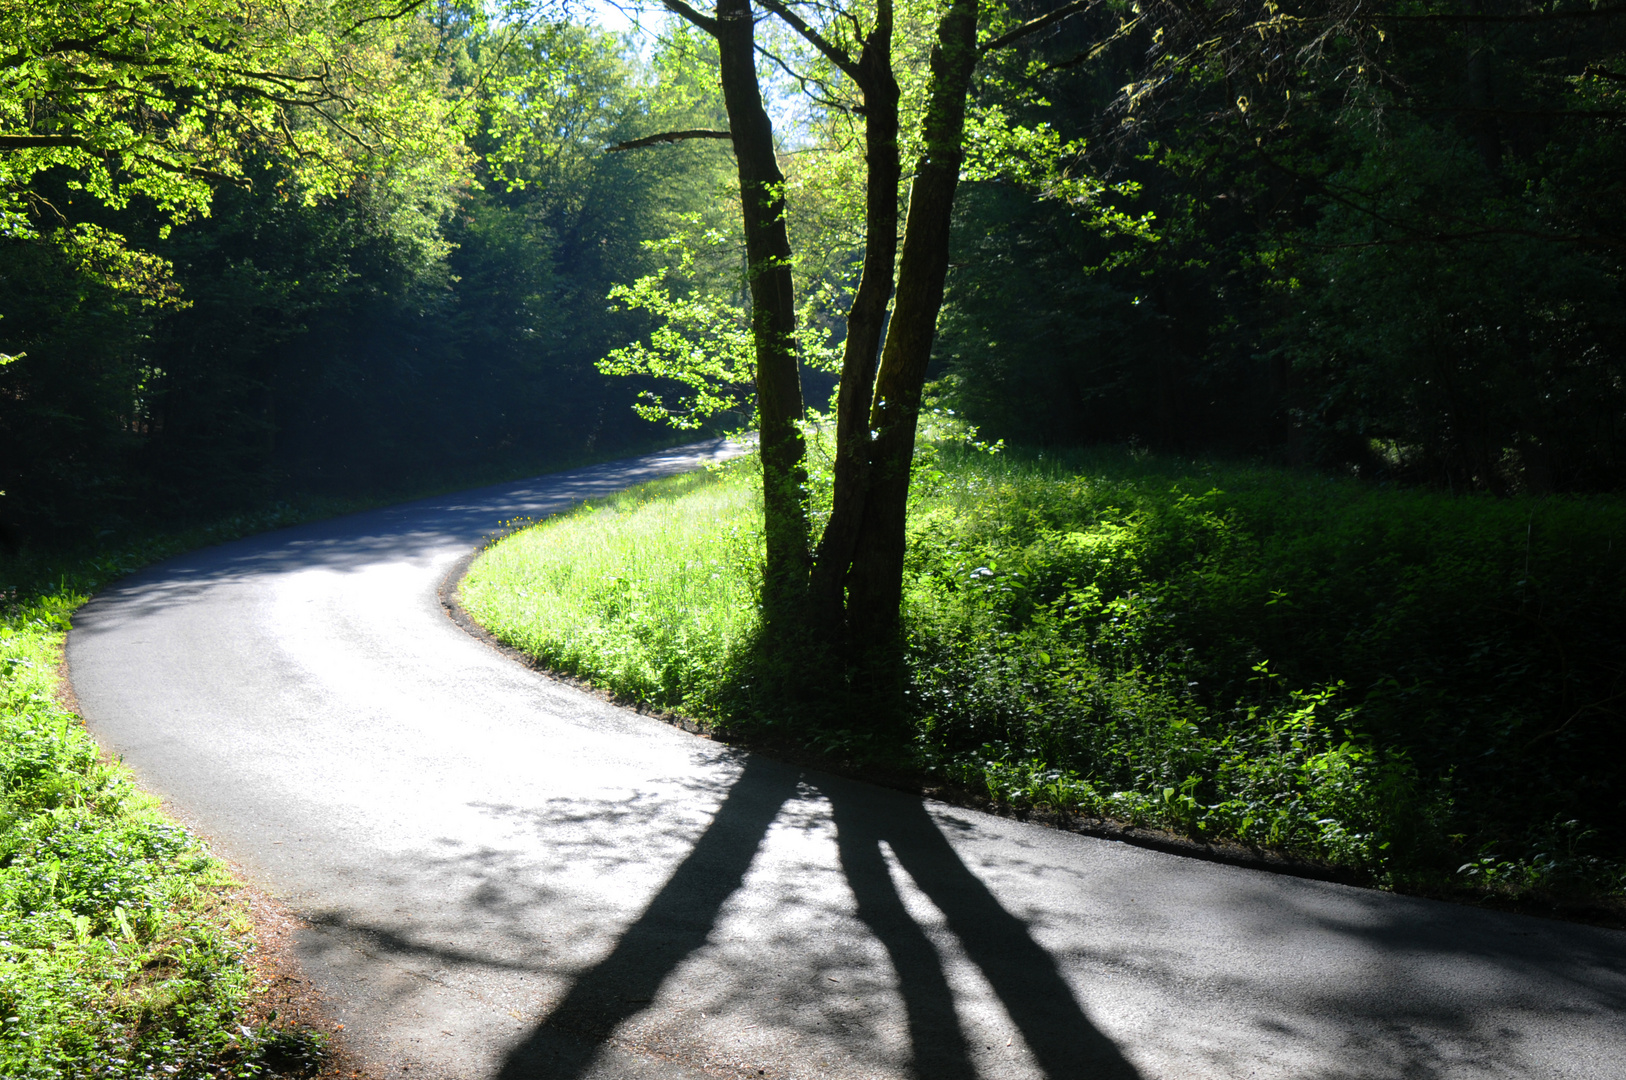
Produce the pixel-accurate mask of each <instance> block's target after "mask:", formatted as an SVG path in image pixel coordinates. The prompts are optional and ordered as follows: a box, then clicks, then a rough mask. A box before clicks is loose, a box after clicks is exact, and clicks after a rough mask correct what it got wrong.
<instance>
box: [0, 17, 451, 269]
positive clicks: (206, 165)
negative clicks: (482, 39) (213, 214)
mask: <svg viewBox="0 0 1626 1080" xmlns="http://www.w3.org/2000/svg"><path fill="white" fill-rule="evenodd" d="M413 11H414V6H413V5H407V6H405V7H404V8H403V6H402V5H401V4H400V3H389V2H386V0H290V2H285V3H275V4H271V3H259V2H256V0H99V2H96V3H88V4H76V3H68V2H65V0H0V40H3V41H4V42H5V45H4V49H5V52H4V53H3V54H0V235H6V236H12V237H23V238H27V237H32V236H36V235H39V234H40V233H42V232H44V233H52V232H55V231H56V230H58V229H59V228H61V227H62V226H63V225H67V224H70V223H73V222H76V221H81V220H83V219H84V217H86V216H87V214H86V211H87V206H86V199H87V198H88V201H89V203H91V204H100V205H102V206H106V207H111V208H121V207H124V206H126V205H128V204H129V203H130V202H131V200H132V199H143V200H147V201H149V202H150V203H151V204H152V205H154V206H156V207H157V208H158V209H159V210H160V211H161V212H162V213H164V214H166V215H167V216H169V217H170V218H171V219H172V220H175V221H182V220H185V219H187V218H189V217H192V216H194V215H197V214H202V213H207V212H208V208H209V204H210V201H211V198H212V195H213V192H214V190H215V188H216V186H217V185H219V184H222V183H237V184H246V183H247V182H248V180H247V176H248V173H249V169H248V168H247V162H248V161H249V159H251V158H259V159H262V160H268V161H279V162H281V163H283V164H284V165H285V166H286V167H287V169H288V170H289V171H288V174H287V178H286V179H285V180H284V181H282V182H281V183H279V185H278V186H279V189H281V188H283V187H284V186H285V187H286V192H287V196H288V197H290V198H298V199H301V200H303V201H306V202H311V201H314V200H316V199H319V198H322V197H328V196H334V195H338V194H341V193H343V192H345V191H347V190H349V189H350V188H352V187H353V186H354V185H355V184H357V183H364V182H365V183H370V184H373V185H378V184H380V183H397V184H398V185H399V186H400V188H401V190H402V197H403V198H405V199H408V200H411V201H415V202H417V201H422V200H424V199H430V200H444V197H445V196H444V192H445V191H446V190H447V189H448V187H449V186H450V187H455V186H456V185H457V184H458V183H459V182H460V181H461V178H462V177H463V175H464V174H465V172H466V168H467V164H468V162H467V158H466V152H465V150H464V148H463V145H462V127H463V125H464V124H465V123H466V122H467V121H468V120H469V119H470V117H469V116H468V115H467V113H466V110H463V109H461V108H460V107H459V100H458V95H456V94H454V93H452V92H450V91H449V89H448V86H447V78H446V67H445V65H443V64H442V63H440V61H439V58H438V57H437V55H436V45H437V40H436V36H435V33H434V31H433V28H432V26H431V24H430V23H429V22H428V21H427V20H423V19H420V18H418V17H417V16H416V15H415V14H413V13H412V12H413ZM47 175H51V176H55V177H58V178H61V177H66V178H67V182H66V187H67V190H68V191H70V192H74V193H83V196H81V197H77V198H76V197H72V196H70V197H69V198H68V199H62V198H61V197H60V196H55V195H53V194H51V193H50V192H49V191H48V189H47V188H45V187H42V184H41V181H42V180H43V179H44V178H45V177H46V176H47Z"/></svg>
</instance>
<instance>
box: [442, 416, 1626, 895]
mask: <svg viewBox="0 0 1626 1080" xmlns="http://www.w3.org/2000/svg"><path fill="white" fill-rule="evenodd" d="M917 476H918V480H917V483H916V487H915V491H914V493H913V496H912V510H911V518H910V526H909V528H910V537H911V544H910V556H909V565H908V569H907V575H906V594H905V617H906V627H907V630H908V634H909V649H908V664H909V669H910V673H911V674H910V686H909V690H908V694H909V701H910V713H911V716H912V717H913V723H914V731H915V736H916V740H915V747H914V751H913V759H912V767H913V768H916V769H920V770H924V771H925V772H926V773H927V774H928V775H931V776H935V777H936V778H937V779H938V782H941V783H949V784H952V785H955V786H957V787H960V788H962V789H971V790H972V791H974V792H984V793H986V794H987V795H989V796H990V797H992V798H994V799H996V800H999V801H1003V802H1008V803H1012V804H1016V805H1028V806H1033V805H1039V806H1051V807H1055V808H1058V809H1063V810H1068V811H1071V812H1076V813H1083V814H1090V815H1098V816H1104V817H1110V818H1116V819H1119V820H1126V821H1132V822H1137V823H1143V824H1148V825H1155V826H1159V827H1162V828H1167V829H1173V830H1176V831H1179V832H1183V833H1188V834H1190V835H1193V836H1197V837H1202V838H1206V839H1211V840H1230V841H1239V842H1243V843H1247V844H1252V845H1258V846H1262V847H1268V848H1273V849H1277V850H1285V851H1289V852H1293V853H1296V854H1298V855H1300V856H1305V857H1310V858H1316V859H1321V860H1325V861H1328V862H1331V863H1335V864H1339V865H1344V866H1348V867H1353V868H1357V869H1359V870H1361V871H1362V872H1365V873H1368V874H1371V875H1372V876H1373V877H1375V878H1378V879H1380V880H1385V881H1388V882H1390V883H1392V884H1406V883H1410V884H1414V885H1416V884H1434V885H1438V884H1441V883H1444V884H1447V885H1451V884H1452V883H1454V887H1464V888H1466V887H1481V886H1484V885H1486V884H1492V885H1494V886H1495V887H1496V888H1497V889H1507V890H1513V891H1529V890H1532V889H1534V890H1545V891H1548V892H1553V891H1563V890H1566V889H1570V890H1574V889H1579V890H1581V891H1583V892H1586V891H1596V890H1600V889H1601V890H1604V891H1609V890H1618V889H1619V888H1621V887H1622V884H1623V882H1622V879H1621V874H1622V867H1623V865H1626V834H1623V833H1622V832H1621V831H1620V826H1619V823H1620V820H1621V817H1620V814H1619V806H1620V802H1621V799H1622V798H1623V792H1626V774H1623V773H1622V770H1621V767H1620V764H1619V763H1620V761H1621V760H1623V757H1622V751H1623V750H1626V748H1623V747H1622V746H1621V745H1620V731H1621V723H1620V714H1621V702H1620V698H1619V697H1618V683H1619V680H1620V678H1621V673H1622V672H1623V671H1626V654H1623V653H1622V651H1621V641H1622V640H1626V635H1622V633H1621V627H1620V612H1621V611H1623V610H1626V550H1623V551H1622V552H1615V551H1614V543H1615V542H1616V541H1617V539H1619V538H1620V537H1621V536H1622V535H1626V532H1623V530H1626V510H1623V509H1622V508H1621V507H1620V506H1619V505H1618V502H1617V501H1615V500H1606V499H1601V498H1592V499H1546V500H1523V501H1520V500H1509V501H1496V500H1491V499H1486V498H1464V497H1457V498H1451V497H1447V496H1443V495H1434V494H1428V493H1422V492H1402V491H1394V490H1385V489H1379V488H1373V487H1369V486H1363V485H1361V484H1358V483H1355V482H1351V481H1338V480H1330V479H1326V478H1321V477H1316V476H1313V475H1310V474H1304V473H1296V472H1290V471H1283V470H1271V469H1263V468H1245V467H1231V466H1220V465H1212V464H1211V465H1191V464H1183V463H1181V462H1179V461H1170V460H1163V459H1158V458H1153V457H1150V456H1149V455H1147V454H1145V453H1144V452H1142V453H1138V454H1135V455H1115V454H1105V453H1099V454H1094V455H1091V456H1087V457H1082V458H1079V457H1074V458H1070V459H1067V460H1066V461H1063V462H1057V461H1056V460H1054V459H1049V460H1036V459H1033V458H1031V457H1029V458H1026V459H1012V458H1009V457H1008V456H1007V455H1001V456H998V457H991V456H989V455H987V454H982V453H972V454H967V453H965V452H963V451H959V450H955V449H953V448H952V447H951V448H945V449H941V450H938V451H937V452H936V453H935V455H934V459H933V461H932V462H931V463H930V464H929V465H927V466H926V467H922V468H919V469H917ZM751 480H752V477H751V476H750V475H749V473H748V472H747V471H746V470H744V469H742V468H740V467H735V468H734V469H733V470H732V471H730V472H727V473H724V474H723V475H722V476H720V477H707V478H685V479H683V480H679V481H667V482H663V483H662V484H659V485H655V486H652V487H648V488H645V489H640V491H639V492H637V493H635V494H632V495H628V496H624V497H623V500H622V501H621V502H620V504H619V505H618V507H617V508H615V509H612V510H605V509H599V510H593V511H580V512H577V513H575V514H573V515H568V516H566V517H563V518H561V519H558V520H555V521H552V522H547V523H544V524H542V525H541V526H538V527H537V528H535V529H534V530H530V531H527V532H522V533H520V534H518V535H517V536H515V537H513V538H511V539H509V540H506V541H503V542H501V543H499V544H497V545H496V546H495V547H493V548H492V549H490V550H488V551H487V552H486V553H485V554H484V555H483V556H482V557H481V559H480V560H478V561H477V562H476V564H475V566H474V568H473V570H472V571H471V574H470V577H469V579H468V584H467V585H466V586H465V593H464V598H465V602H466V603H467V604H468V605H469V607H470V610H471V612H473V613H474V614H475V616H476V617H477V618H479V619H480V620H481V621H482V623H483V624H485V625H487V626H488V627H489V628H490V629H491V630H492V631H493V632H494V633H496V634H497V635H498V636H499V637H502V638H503V639H504V640H507V641H509V642H511V643H512V644H515V645H516V646H518V647H521V648H523V649H525V650H527V651H528V652H530V653H532V654H533V655H536V656H538V657H539V658H541V659H542V660H543V661H544V662H546V663H548V664H550V665H552V666H556V667H558V668H559V669H561V670H565V671H568V672H570V673H572V674H575V675H579V676H582V677H584V678H587V679H588V680H589V681H591V682H593V683H594V684H595V685H600V686H603V687H605V688H606V689H609V690H611V691H613V692H615V693H617V694H620V695H623V696H625V697H627V698H629V699H633V700H637V701H641V702H645V703H648V704H651V705H654V706H657V707H660V708H668V709H679V710H683V711H685V712H688V713H690V714H691V715H697V716H699V717H701V718H703V719H705V720H707V721H709V722H712V723H719V724H725V725H727V726H730V727H733V728H742V727H743V728H753V727H754V728H757V729H758V730H762V731H765V732H769V733H777V734H776V737H780V738H790V739H792V740H795V741H797V742H801V743H804V744H807V745H811V746H814V747H818V748H820V749H822V750H824V751H825V752H829V753H832V754H835V755H837V756H839V757H847V758H852V757H859V758H863V757H864V756H865V755H873V754H875V753H879V752H881V750H880V748H879V747H878V745H877V744H874V743H873V740H871V739H869V738H868V737H867V734H868V733H867V729H866V728H864V727H863V726H862V725H855V723H854V720H853V718H852V717H851V716H850V715H849V714H848V713H847V712H845V711H844V710H843V708H842V706H841V689H840V688H839V687H833V686H825V687H823V688H822V695H821V696H820V697H819V699H818V700H812V699H808V700H801V699H798V698H797V693H798V688H797V687H795V686H794V685H793V684H792V681H791V680H788V679H787V680H786V681H785V683H784V685H778V684H773V683H772V682H766V683H765V682H764V681H763V680H764V679H768V680H772V679H774V678H776V677H783V673H778V674H777V675H776V673H775V672H774V671H773V670H771V669H765V668H763V667H762V663H761V659H760V657H758V656H757V655H756V654H755V653H754V652H753V640H754V639H753V631H754V629H755V628H754V625H753V621H754V616H753V615H752V612H751V608H750V600H751V598H752V592H751V587H752V585H753V583H754V581H755V580H756V579H755V578H754V577H753V573H752V572H753V570H754V568H755V567H756V566H757V565H758V560H759V559H760V546H761V539H760V534H759V532H758V531H757V526H756V524H755V522H756V518H755V516H754V515H755V501H754V497H753V495H752V493H751V487H750V485H751ZM815 481H817V474H815ZM582 568H585V572H582ZM804 659H805V660H806V661H807V662H808V663H809V664H814V665H816V660H817V658H816V656H813V655H812V654H811V653H806V654H805V655H804Z"/></svg>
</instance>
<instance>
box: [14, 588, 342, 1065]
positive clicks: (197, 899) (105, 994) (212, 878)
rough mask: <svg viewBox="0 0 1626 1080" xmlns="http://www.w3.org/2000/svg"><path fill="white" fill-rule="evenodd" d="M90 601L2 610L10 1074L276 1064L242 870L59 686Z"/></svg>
mask: <svg viewBox="0 0 1626 1080" xmlns="http://www.w3.org/2000/svg"><path fill="white" fill-rule="evenodd" d="M82 599H83V597H82V595H80V594H74V593H68V594H66V595H64V594H60V593H59V594H56V595H52V596H48V597H43V598H38V599H35V600H32V601H29V602H24V603H17V602H12V603H10V604H8V605H7V606H5V607H4V608H3V609H0V1076H6V1077H16V1078H18V1080H25V1078H26V1080H58V1078H67V1077H81V1076H103V1077H136V1076H143V1077H144V1076H153V1075H172V1076H182V1077H227V1076H232V1077H257V1076H263V1075H268V1074H269V1072H270V1068H269V1065H268V1059H271V1058H275V1057H276V1056H278V1055H282V1056H286V1055H287V1046H286V1045H285V1044H286V1043H288V1042H289V1041H290V1038H292V1039H293V1040H294V1041H300V1039H301V1037H300V1036H297V1035H292V1036H291V1035H290V1033H280V1032H277V1031H273V1030H271V1029H270V1028H268V1027H266V1026H264V1025H256V1026H253V1027H250V1026H248V1025H246V1024H244V1023H243V1018H244V1015H245V1014H246V1012H247V1010H248V1008H249V1005H250V1002H251V999H252V997H253V993H254V987H253V986H252V978H251V974H250V971H249V968H248V966H247V964H246V959H247V956H248V953H249V952H250V950H251V949H252V947H253V940H252V937H251V936H250V925H249V923H248V921H247V918H246V914H245V912H244V910H243V909H242V907H241V906H240V905H239V904H238V903H237V902H236V901H235V900H234V899H233V896H234V892H235V883H234V882H233V881H232V880H231V878H230V877H229V875H228V874H227V873H226V870H225V868H224V866H223V865H222V864H221V863H220V862H219V861H218V860H216V859H214V858H212V857H211V856H210V855H209V854H208V853H207V852H206V851H205V850H204V849H203V848H202V847H201V846H200V845H199V844H198V843H197V841H196V840H195V839H194V838H193V837H191V836H190V835H189V834H188V833H187V832H186V831H185V830H184V829H182V828H181V827H180V826H178V825H177V824H175V823H174V822H173V821H171V820H170V819H168V818H167V817H165V816H164V815H163V814H162V813H160V812H159V810H158V807H157V802H156V800H154V799H153V798H152V797H150V796H148V795H145V794H143V793H141V792H140V791H139V790H138V789H137V788H136V786H135V784H134V782H133V780H132V778H131V776H130V774H129V773H128V771H127V770H125V769H124V768H122V767H121V766H119V765H117V764H116V763H110V762H107V761H104V760H102V758H101V755H100V754H99V752H98V750H97V747H96V745H95V743H94V742H93V741H92V740H91V738H90V736H89V735H88V734H87V733H86V732H85V730H84V728H83V726H82V725H81V724H80V723H79V721H78V718H77V717H75V716H74V715H73V714H71V713H69V712H68V711H67V710H66V709H64V708H63V706H62V705H61V704H59V702H58V700H57V696H56V691H57V682H58V674H57V672H58V665H59V662H60V658H61V647H62V641H63V638H64V636H65V634H66V632H67V629H68V622H69V616H70V613H71V612H72V610H73V609H74V608H75V607H76V606H77V605H78V603H79V602H80V601H81V600H82ZM304 1041H306V1042H309V1041H310V1040H309V1038H308V1037H307V1038H305V1039H304ZM311 1049H313V1050H319V1047H311Z"/></svg>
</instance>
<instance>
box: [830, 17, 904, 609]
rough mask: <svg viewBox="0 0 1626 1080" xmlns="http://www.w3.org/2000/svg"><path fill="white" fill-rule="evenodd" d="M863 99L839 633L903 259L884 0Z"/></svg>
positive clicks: (846, 384) (836, 567) (838, 526)
mask: <svg viewBox="0 0 1626 1080" xmlns="http://www.w3.org/2000/svg"><path fill="white" fill-rule="evenodd" d="M855 81H857V83H858V88H859V90H860V91H861V92H862V93H863V95H864V159H865V164H866V166H867V186H866V190H865V204H864V238H865V244H864V267H863V271H862V273H861V275H860V277H859V279H858V291H857V292H856V293H855V294H854V295H853V302H852V307H851V308H850V309H849V310H848V312H847V340H846V345H845V347H844V349H843V351H842V358H841V384H840V390H839V393H838V396H837V399H836V459H835V469H834V472H835V477H834V481H835V490H834V494H833V500H832V503H831V508H830V520H829V521H828V522H826V524H825V527H824V534H823V535H822V536H821V537H820V539H819V547H818V552H817V555H816V558H815V559H814V564H813V602H814V605H815V610H816V611H817V612H818V618H819V621H820V622H822V623H823V624H824V625H825V626H827V627H829V628H831V629H833V630H835V631H836V632H837V634H838V635H839V634H840V633H841V632H842V624H843V623H844V621H845V611H844V609H845V605H846V592H847V573H848V569H849V567H850V566H851V565H852V559H853V552H854V550H855V548H856V547H857V544H858V536H859V530H860V528H861V526H862V523H863V516H864V506H865V503H866V501H867V496H868V491H869V472H870V463H869V453H870V433H869V432H870V428H869V412H870V405H871V404H872V401H871V397H872V391H873V389H874V385H875V368H876V364H877V363H878V362H879V361H880V354H881V338H882V336H883V334H884V333H885V331H886V309H887V304H888V302H889V301H890V300H891V299H892V274H893V271H894V270H895V269H896V262H897V254H898V184H899V182H900V179H901V176H902V169H901V166H900V165H899V158H898V96H899V94H898V81H897V79H896V78H895V77H894V76H893V74H892V4H891V2H890V0H881V3H880V4H879V5H878V8H877V11H876V20H875V28H874V30H872V31H871V32H870V35H869V36H868V38H866V39H865V41H864V49H863V52H862V53H861V54H860V55H859V58H858V70H857V72H856V75H855Z"/></svg>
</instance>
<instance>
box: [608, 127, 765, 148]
mask: <svg viewBox="0 0 1626 1080" xmlns="http://www.w3.org/2000/svg"><path fill="white" fill-rule="evenodd" d="M733 137H734V133H733V132H732V131H713V130H712V129H710V128H694V129H692V130H690V131H663V132H661V133H660V134H659V135H645V136H644V137H643V138H641V139H628V140H627V141H626V142H619V143H616V144H615V145H614V146H606V147H605V148H604V152H605V153H606V154H615V153H619V152H621V151H622V150H638V149H641V148H642V147H645V146H656V145H659V144H660V143H676V142H682V141H683V140H684V139H732V138H733Z"/></svg>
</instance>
